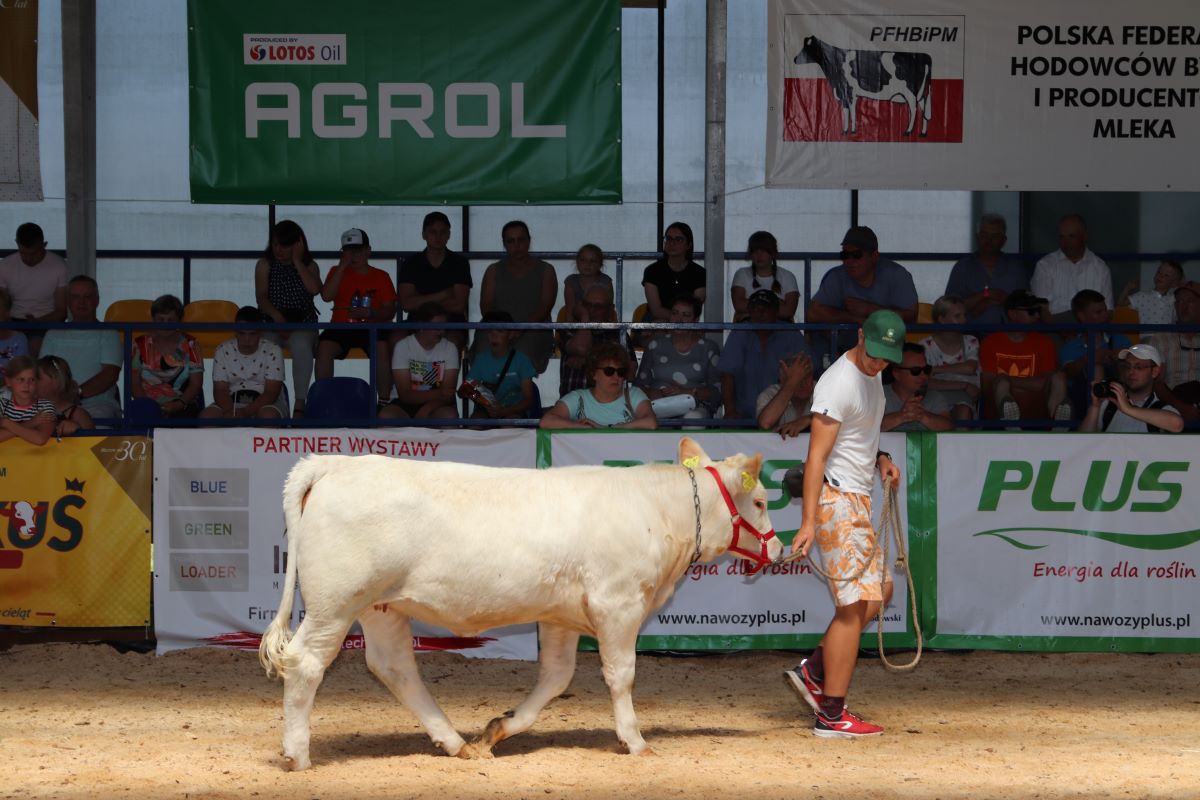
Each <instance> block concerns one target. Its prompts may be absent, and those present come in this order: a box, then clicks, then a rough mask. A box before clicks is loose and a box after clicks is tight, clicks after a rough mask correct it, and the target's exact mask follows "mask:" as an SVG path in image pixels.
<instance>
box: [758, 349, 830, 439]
mask: <svg viewBox="0 0 1200 800" xmlns="http://www.w3.org/2000/svg"><path fill="white" fill-rule="evenodd" d="M814 386H816V382H815V381H814V376H813V363H812V358H810V357H809V355H808V353H805V352H803V351H801V352H799V353H793V354H792V355H790V356H788V357H787V358H784V359H782V360H781V361H780V362H779V383H773V384H771V385H770V386H768V387H767V388H765V389H763V390H762V391H761V392H759V395H758V400H757V401H756V402H755V404H754V408H755V410H756V411H757V412H758V427H759V428H761V429H763V430H764V431H775V432H777V433H778V434H779V435H780V436H782V437H783V438H785V439H786V438H788V437H789V436H793V437H794V436H799V435H800V434H801V433H803V432H804V431H806V430H808V428H809V425H811V424H812V395H813V387H814Z"/></svg>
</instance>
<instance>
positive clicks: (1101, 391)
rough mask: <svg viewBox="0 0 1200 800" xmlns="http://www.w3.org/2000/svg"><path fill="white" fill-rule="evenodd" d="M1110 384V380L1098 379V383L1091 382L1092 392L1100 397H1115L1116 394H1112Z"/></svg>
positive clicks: (1111, 383)
mask: <svg viewBox="0 0 1200 800" xmlns="http://www.w3.org/2000/svg"><path fill="white" fill-rule="evenodd" d="M1112 385H1113V382H1112V381H1100V382H1099V383H1094V384H1092V394H1093V395H1095V396H1096V397H1100V398H1104V397H1112V398H1116V395H1114V394H1113V390H1112Z"/></svg>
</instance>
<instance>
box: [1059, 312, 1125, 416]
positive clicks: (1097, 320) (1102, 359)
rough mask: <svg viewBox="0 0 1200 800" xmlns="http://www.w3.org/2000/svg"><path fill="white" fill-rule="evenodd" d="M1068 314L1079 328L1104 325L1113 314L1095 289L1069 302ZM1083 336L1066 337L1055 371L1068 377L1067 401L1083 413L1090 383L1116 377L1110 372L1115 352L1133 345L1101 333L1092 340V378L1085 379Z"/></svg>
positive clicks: (1085, 337)
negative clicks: (1081, 326) (1068, 399)
mask: <svg viewBox="0 0 1200 800" xmlns="http://www.w3.org/2000/svg"><path fill="white" fill-rule="evenodd" d="M1071 312H1072V313H1073V314H1074V315H1075V321H1076V322H1078V323H1079V324H1080V325H1107V324H1108V323H1109V322H1111V321H1112V312H1111V311H1109V310H1108V306H1107V305H1106V304H1105V302H1104V295H1102V294H1100V293H1099V292H1097V291H1095V290H1094V289H1081V290H1080V291H1079V292H1078V293H1076V295H1075V296H1074V297H1073V298H1071ZM1088 341H1089V336H1088V335H1087V334H1086V333H1077V334H1068V338H1067V339H1066V340H1065V341H1064V342H1063V344H1062V346H1061V347H1060V348H1059V349H1058V368H1059V369H1061V370H1062V371H1063V374H1064V375H1066V376H1067V397H1069V398H1070V400H1071V405H1072V406H1074V407H1075V408H1078V409H1085V408H1087V407H1088V406H1089V405H1091V398H1090V394H1091V383H1092V382H1093V381H1095V380H1100V379H1103V378H1105V377H1109V378H1112V377H1115V375H1113V374H1112V369H1113V367H1114V366H1115V365H1116V363H1117V353H1118V351H1121V350H1124V349H1125V348H1127V347H1129V346H1130V344H1132V342H1130V341H1129V339H1128V338H1127V337H1126V336H1125V335H1123V334H1120V333H1111V332H1109V331H1101V332H1099V333H1098V335H1097V336H1096V337H1095V338H1093V339H1091V345H1092V348H1093V354H1094V356H1095V357H1094V358H1093V360H1092V369H1091V376H1090V377H1089V375H1088V364H1087V358H1086V356H1087V347H1088Z"/></svg>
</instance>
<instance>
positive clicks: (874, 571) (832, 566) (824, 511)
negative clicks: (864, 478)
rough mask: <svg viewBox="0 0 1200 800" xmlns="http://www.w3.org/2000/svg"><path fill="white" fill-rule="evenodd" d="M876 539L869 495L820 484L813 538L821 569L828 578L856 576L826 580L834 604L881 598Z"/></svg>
mask: <svg viewBox="0 0 1200 800" xmlns="http://www.w3.org/2000/svg"><path fill="white" fill-rule="evenodd" d="M877 541H878V537H877V536H876V535H875V529H874V528H872V527H871V498H870V497H869V496H866V495H861V494H854V493H852V492H843V491H840V490H838V489H835V488H833V487H832V486H830V485H829V484H828V483H825V484H822V485H821V498H820V499H819V500H818V501H817V526H816V537H815V542H816V545H817V549H818V550H819V551H820V552H821V565H822V569H824V570H825V572H827V573H829V575H830V576H831V578H850V577H852V576H857V577H853V579H852V580H830V581H829V591H830V593H831V594H832V595H833V602H834V605H837V606H848V605H850V604H852V603H857V602H858V601H860V600H876V601H882V600H883V586H882V580H883V579H884V578H885V574H884V570H883V550H882V548H880V547H877V546H876V542H877ZM868 559H869V562H868ZM864 564H865V565H866V566H865V567H864ZM891 579H892V576H891V574H890V573H889V574H887V575H886V580H887V581H889V582H890V581H891Z"/></svg>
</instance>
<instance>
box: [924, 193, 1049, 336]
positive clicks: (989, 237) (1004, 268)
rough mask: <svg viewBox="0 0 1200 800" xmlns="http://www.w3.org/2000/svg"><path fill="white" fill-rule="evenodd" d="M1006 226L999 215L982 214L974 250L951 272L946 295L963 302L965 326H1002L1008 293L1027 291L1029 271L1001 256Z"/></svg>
mask: <svg viewBox="0 0 1200 800" xmlns="http://www.w3.org/2000/svg"><path fill="white" fill-rule="evenodd" d="M1007 241H1008V223H1007V222H1006V221H1005V219H1004V217H1002V216H1000V215H999V214H984V215H983V216H982V217H980V218H979V227H978V228H977V229H976V230H975V245H976V250H975V252H974V253H972V254H971V255H969V256H965V257H963V258H960V259H959V260H958V261H957V262H956V263H955V264H954V266H953V267H952V268H951V269H950V278H949V280H947V281H946V292H945V293H946V294H952V295H955V296H957V297H961V298H962V299H963V305H964V306H966V309H967V322H970V323H979V324H981V325H1003V324H1004V323H1005V322H1007V321H1008V317H1007V315H1006V314H1005V313H1004V301H1005V300H1007V299H1008V294H1009V292H1015V291H1017V290H1018V289H1028V288H1029V269H1028V268H1027V267H1026V266H1025V265H1024V264H1022V263H1021V262H1020V261H1019V260H1017V259H1015V258H1013V257H1012V256H1010V255H1007V254H1006V253H1004V252H1003V249H1004V243H1005V242H1007Z"/></svg>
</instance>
